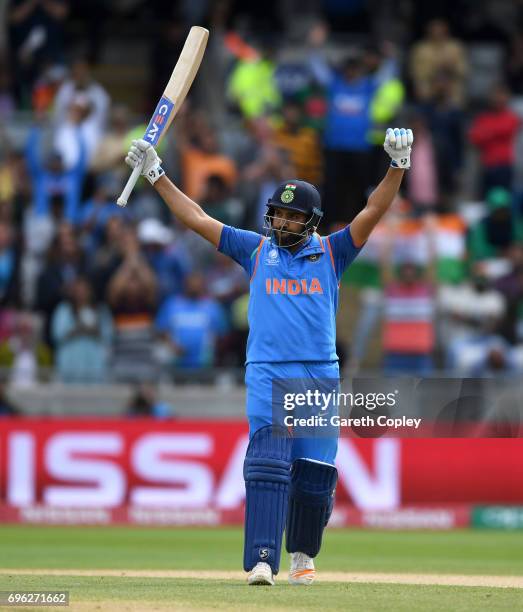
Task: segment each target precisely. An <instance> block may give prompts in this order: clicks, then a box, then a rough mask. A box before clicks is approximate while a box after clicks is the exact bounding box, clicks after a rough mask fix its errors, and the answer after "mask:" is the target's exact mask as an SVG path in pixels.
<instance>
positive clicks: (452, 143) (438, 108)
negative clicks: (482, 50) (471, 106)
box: [418, 72, 465, 208]
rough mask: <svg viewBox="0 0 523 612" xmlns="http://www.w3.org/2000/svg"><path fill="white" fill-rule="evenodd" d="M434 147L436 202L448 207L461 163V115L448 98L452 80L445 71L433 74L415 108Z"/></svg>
mask: <svg viewBox="0 0 523 612" xmlns="http://www.w3.org/2000/svg"><path fill="white" fill-rule="evenodd" d="M418 112H419V114H420V115H421V117H422V118H423V120H424V122H425V123H426V125H427V127H428V128H429V130H430V134H431V140H432V145H433V147H434V153H435V160H436V167H437V178H438V191H439V202H440V205H442V206H443V207H445V208H449V206H450V201H451V199H452V197H453V195H454V193H455V191H456V189H457V187H458V184H459V177H460V170H461V168H462V166H463V154H464V138H463V134H464V124H465V115H464V113H463V111H462V110H461V108H460V107H459V106H458V105H457V104H456V103H455V102H454V100H453V98H452V79H451V78H450V76H449V74H448V73H446V72H442V73H439V74H438V75H437V76H435V77H434V81H433V85H432V93H431V96H430V97H429V98H428V99H427V100H426V101H424V102H423V103H422V104H420V105H419V107H418Z"/></svg>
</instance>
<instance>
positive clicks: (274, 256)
mask: <svg viewBox="0 0 523 612" xmlns="http://www.w3.org/2000/svg"><path fill="white" fill-rule="evenodd" d="M265 263H266V264H267V265H269V266H277V265H278V264H279V263H280V257H279V255H278V251H277V249H271V250H270V251H269V254H268V256H267V259H266V260H265Z"/></svg>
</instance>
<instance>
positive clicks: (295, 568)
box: [289, 552, 316, 584]
mask: <svg viewBox="0 0 523 612" xmlns="http://www.w3.org/2000/svg"><path fill="white" fill-rule="evenodd" d="M315 577H316V570H315V569H314V561H313V560H312V559H311V558H310V557H309V555H306V554H305V553H301V552H295V553H291V568H290V570H289V582H290V584H311V583H312V581H313V580H314V578H315Z"/></svg>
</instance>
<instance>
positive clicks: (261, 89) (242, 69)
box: [227, 45, 281, 119]
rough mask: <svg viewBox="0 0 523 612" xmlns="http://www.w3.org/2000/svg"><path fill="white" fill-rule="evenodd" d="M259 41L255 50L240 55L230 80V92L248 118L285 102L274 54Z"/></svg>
mask: <svg viewBox="0 0 523 612" xmlns="http://www.w3.org/2000/svg"><path fill="white" fill-rule="evenodd" d="M262 47H263V45H258V49H254V52H253V53H249V54H248V56H244V57H239V58H238V60H237V62H236V65H235V66H234V68H233V71H232V73H231V75H230V77H229V82H228V83H227V95H228V98H229V99H230V100H231V102H233V104H234V105H235V106H236V107H237V108H238V109H239V110H240V112H241V114H242V115H243V117H245V119H256V118H258V117H261V116H264V115H268V114H270V113H271V112H273V111H274V110H275V109H277V108H278V107H279V106H280V104H281V98H280V93H279V91H278V88H277V85H276V79H275V70H276V66H275V64H274V62H273V61H272V59H271V57H270V54H269V53H268V52H267V50H265V51H266V52H265V54H264V51H262Z"/></svg>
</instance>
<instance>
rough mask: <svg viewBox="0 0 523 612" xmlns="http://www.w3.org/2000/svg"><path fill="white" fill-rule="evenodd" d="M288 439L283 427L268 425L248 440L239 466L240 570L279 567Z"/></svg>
mask: <svg viewBox="0 0 523 612" xmlns="http://www.w3.org/2000/svg"><path fill="white" fill-rule="evenodd" d="M291 442H292V440H291V437H290V434H289V432H288V431H287V430H286V429H284V428H283V427H276V426H272V425H269V426H267V427H262V429H259V430H258V431H257V432H256V433H255V434H254V435H253V436H252V438H251V441H250V442H249V446H248V448H247V454H246V455H245V462H244V464H243V477H244V478H245V491H246V500H245V540H244V549H243V567H244V569H245V571H246V572H248V571H250V570H251V569H252V568H253V567H254V566H255V565H256V563H259V562H260V561H263V562H265V563H268V564H269V565H270V566H271V568H272V571H273V573H274V574H277V573H278V570H279V568H280V554H281V542H282V537H283V528H284V526H285V518H286V515H287V500H288V495H289V483H290V479H291V475H290V467H291V463H290V458H291Z"/></svg>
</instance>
